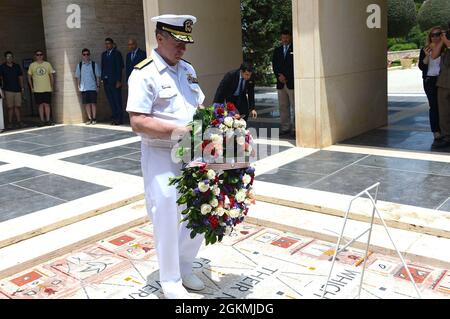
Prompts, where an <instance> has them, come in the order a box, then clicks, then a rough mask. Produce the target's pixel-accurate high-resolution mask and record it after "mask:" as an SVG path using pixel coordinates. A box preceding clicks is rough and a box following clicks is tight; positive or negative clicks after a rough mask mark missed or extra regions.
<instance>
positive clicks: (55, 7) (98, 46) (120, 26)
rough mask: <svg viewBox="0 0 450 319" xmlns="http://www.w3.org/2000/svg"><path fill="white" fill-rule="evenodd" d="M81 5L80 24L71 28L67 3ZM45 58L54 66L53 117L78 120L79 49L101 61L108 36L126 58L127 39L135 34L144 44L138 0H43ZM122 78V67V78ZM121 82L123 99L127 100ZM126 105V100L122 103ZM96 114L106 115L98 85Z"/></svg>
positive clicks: (106, 110) (72, 120)
mask: <svg viewBox="0 0 450 319" xmlns="http://www.w3.org/2000/svg"><path fill="white" fill-rule="evenodd" d="M72 4H75V5H78V6H79V7H80V9H81V26H80V28H70V27H69V26H68V25H67V19H68V17H69V16H70V15H71V13H72V12H69V13H67V9H68V6H69V5H72ZM42 13H43V20H44V30H45V42H46V49H47V60H48V61H49V62H50V63H52V65H53V67H54V68H55V70H56V72H57V73H56V85H55V86H56V91H55V93H54V96H53V99H54V100H53V110H54V117H55V119H56V121H57V122H58V123H67V124H70V123H80V122H82V121H83V118H84V111H83V110H82V105H81V97H80V95H79V93H78V92H77V88H76V80H75V68H76V66H77V64H78V63H79V62H80V61H81V50H82V49H83V48H88V49H90V50H91V53H92V59H93V60H94V61H95V62H96V63H98V64H99V65H100V63H101V53H102V52H103V51H104V50H105V48H104V40H105V38H107V37H111V38H113V39H114V41H115V42H116V43H117V45H118V49H119V50H120V51H121V52H122V55H123V58H124V60H125V57H126V54H127V40H128V38H129V37H135V38H137V40H138V42H139V44H140V46H141V47H142V48H145V31H144V30H145V29H144V21H143V8H142V2H141V1H140V0H130V1H105V0H75V1H74V0H42ZM123 80H124V81H125V71H124V79H123ZM124 84H125V83H124ZM126 90H127V88H126V84H125V85H124V102H125V101H126ZM124 107H125V103H124ZM98 113H99V114H98V118H99V119H103V120H106V119H109V116H110V109H109V106H108V105H107V102H106V98H105V96H104V93H103V88H101V89H100V94H99V105H98Z"/></svg>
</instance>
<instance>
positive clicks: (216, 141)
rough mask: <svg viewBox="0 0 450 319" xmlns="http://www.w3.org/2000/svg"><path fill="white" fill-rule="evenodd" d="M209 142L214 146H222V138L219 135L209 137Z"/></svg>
mask: <svg viewBox="0 0 450 319" xmlns="http://www.w3.org/2000/svg"><path fill="white" fill-rule="evenodd" d="M211 141H212V142H213V144H214V145H222V144H223V137H222V136H220V135H219V134H213V135H211Z"/></svg>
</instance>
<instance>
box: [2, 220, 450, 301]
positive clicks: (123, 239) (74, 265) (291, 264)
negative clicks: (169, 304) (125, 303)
mask: <svg viewBox="0 0 450 319" xmlns="http://www.w3.org/2000/svg"><path fill="white" fill-rule="evenodd" d="M333 248H334V245H333V244H330V243H328V242H324V241H320V240H315V239H313V238H309V237H304V236H299V235H295V234H291V233H285V232H281V231H279V230H275V229H270V228H264V227H256V226H253V225H250V224H246V225H243V226H241V227H239V228H238V229H237V231H236V232H235V233H234V234H233V236H232V237H229V238H226V239H225V240H224V242H223V243H222V244H219V245H216V246H209V247H203V248H202V249H201V252H200V254H199V257H198V258H197V259H196V261H195V263H194V270H195V273H196V274H197V275H198V276H199V277H200V278H201V279H202V280H203V281H204V282H205V284H206V289H205V290H204V291H202V292H199V293H194V294H193V297H194V298H198V299H244V298H250V299H260V298H263V299H317V298H321V297H322V292H323V290H322V289H323V284H324V283H325V281H326V279H327V276H328V271H329V269H330V265H331V263H330V258H331V257H332V256H333V254H334V250H333ZM363 256H364V253H363V252H362V251H360V250H355V249H349V250H347V251H345V252H344V253H343V254H341V255H340V257H339V259H338V262H337V266H336V267H335V270H334V272H333V275H332V277H331V280H330V282H329V287H328V289H327V293H326V295H325V298H328V299H342V298H351V299H352V298H356V297H357V295H358V287H359V282H360V278H361V269H362V264H363V258H362V257H363ZM366 267H367V271H366V275H365V279H364V283H363V287H362V294H361V298H370V299H384V298H395V299H412V298H417V295H415V292H414V289H413V286H412V285H411V282H410V281H409V279H408V278H407V275H406V271H405V268H404V267H403V266H402V263H401V262H400V260H399V259H398V258H392V257H387V256H384V255H381V254H376V253H370V257H369V259H368V262H367V266H366ZM408 267H409V269H410V271H411V273H412V275H413V278H414V280H415V281H416V283H417V285H418V287H419V289H420V292H421V294H422V297H423V298H449V299H450V271H449V270H446V269H439V268H436V267H431V266H427V265H424V264H420V263H415V262H410V263H408ZM0 298H11V299H41V298H49V299H74V298H76V299H156V298H164V297H163V294H162V292H161V286H160V284H159V282H158V266H157V261H156V257H155V250H154V247H153V236H152V226H151V224H147V225H144V226H140V227H136V228H133V229H130V230H128V231H126V232H122V233H120V234H117V235H114V236H112V237H109V238H105V239H103V240H101V241H98V242H96V243H95V244H92V245H88V246H86V247H83V248H81V249H78V250H76V251H74V252H72V253H70V254H68V255H64V256H60V257H58V258H55V259H53V260H49V261H48V262H45V263H43V264H40V265H38V266H35V267H32V268H30V269H27V270H26V271H23V272H21V273H18V274H15V275H14V276H11V277H9V278H5V279H3V280H1V281H0Z"/></svg>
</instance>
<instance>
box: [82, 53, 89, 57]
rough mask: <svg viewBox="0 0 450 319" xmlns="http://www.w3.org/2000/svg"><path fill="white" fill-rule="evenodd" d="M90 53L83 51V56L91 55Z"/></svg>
mask: <svg viewBox="0 0 450 319" xmlns="http://www.w3.org/2000/svg"><path fill="white" fill-rule="evenodd" d="M90 55H91V54H90V53H83V56H90Z"/></svg>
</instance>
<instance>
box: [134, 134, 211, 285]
mask: <svg viewBox="0 0 450 319" xmlns="http://www.w3.org/2000/svg"><path fill="white" fill-rule="evenodd" d="M180 169H181V164H175V163H174V162H173V161H172V159H171V149H170V148H158V147H152V146H148V145H147V144H145V142H143V143H142V172H143V174H144V183H145V199H146V204H147V211H148V214H149V217H150V219H151V221H152V223H153V232H154V239H155V247H156V252H157V257H158V263H159V268H160V269H159V276H160V281H161V283H176V284H181V277H182V276H185V275H189V274H191V273H192V264H193V262H194V259H195V257H196V256H197V253H198V251H199V249H200V246H201V244H202V242H203V239H204V237H203V236H199V235H197V236H196V237H195V238H194V239H191V237H190V230H189V229H187V228H186V223H183V224H180V220H181V219H182V218H181V217H182V216H181V211H182V209H181V207H179V206H178V204H177V203H176V201H177V190H176V188H175V186H170V187H169V186H168V183H169V178H170V177H175V176H178V175H180Z"/></svg>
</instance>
